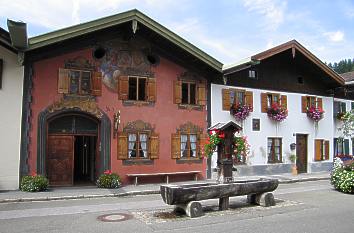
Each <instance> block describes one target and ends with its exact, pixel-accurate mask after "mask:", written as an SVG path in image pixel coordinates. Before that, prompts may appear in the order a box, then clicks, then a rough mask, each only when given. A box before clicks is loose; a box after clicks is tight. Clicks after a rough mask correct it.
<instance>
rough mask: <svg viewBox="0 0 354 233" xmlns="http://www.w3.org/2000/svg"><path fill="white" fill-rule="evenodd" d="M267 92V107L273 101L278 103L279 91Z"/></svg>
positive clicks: (270, 105) (269, 106)
mask: <svg viewBox="0 0 354 233" xmlns="http://www.w3.org/2000/svg"><path fill="white" fill-rule="evenodd" d="M266 94H267V108H271V107H272V105H273V104H274V103H277V104H280V99H281V95H280V94H279V93H266Z"/></svg>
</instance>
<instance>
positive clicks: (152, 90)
mask: <svg viewBox="0 0 354 233" xmlns="http://www.w3.org/2000/svg"><path fill="white" fill-rule="evenodd" d="M146 94H147V98H146V100H147V101H150V102H155V101H156V79H155V78H149V79H148V80H147V92H146Z"/></svg>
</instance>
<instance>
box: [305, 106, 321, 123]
mask: <svg viewBox="0 0 354 233" xmlns="http://www.w3.org/2000/svg"><path fill="white" fill-rule="evenodd" d="M306 114H307V116H308V117H309V118H310V119H312V120H313V121H316V122H318V121H320V120H321V119H322V118H323V115H324V111H323V109H322V108H316V107H310V108H309V109H307V112H306Z"/></svg>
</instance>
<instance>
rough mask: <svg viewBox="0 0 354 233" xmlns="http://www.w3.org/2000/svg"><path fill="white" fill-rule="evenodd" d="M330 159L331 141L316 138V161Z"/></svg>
mask: <svg viewBox="0 0 354 233" xmlns="http://www.w3.org/2000/svg"><path fill="white" fill-rule="evenodd" d="M328 159H329V141H327V140H322V139H316V140H315V161H322V160H328Z"/></svg>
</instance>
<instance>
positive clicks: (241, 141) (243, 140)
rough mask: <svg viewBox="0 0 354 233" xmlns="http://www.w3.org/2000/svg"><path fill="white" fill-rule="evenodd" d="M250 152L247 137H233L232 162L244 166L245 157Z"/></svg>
mask: <svg viewBox="0 0 354 233" xmlns="http://www.w3.org/2000/svg"><path fill="white" fill-rule="evenodd" d="M249 151H250V145H249V144H248V141H247V137H234V153H233V160H234V163H235V164H245V163H246V157H247V155H248V153H249Z"/></svg>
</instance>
